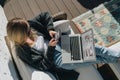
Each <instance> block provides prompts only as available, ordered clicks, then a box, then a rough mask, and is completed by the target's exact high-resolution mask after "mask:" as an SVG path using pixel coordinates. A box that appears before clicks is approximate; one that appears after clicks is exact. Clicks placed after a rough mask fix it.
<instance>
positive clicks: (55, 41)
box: [49, 38, 58, 46]
mask: <svg viewBox="0 0 120 80" xmlns="http://www.w3.org/2000/svg"><path fill="white" fill-rule="evenodd" d="M57 42H58V40H55V39H54V38H52V39H51V40H50V42H49V46H56V44H57Z"/></svg>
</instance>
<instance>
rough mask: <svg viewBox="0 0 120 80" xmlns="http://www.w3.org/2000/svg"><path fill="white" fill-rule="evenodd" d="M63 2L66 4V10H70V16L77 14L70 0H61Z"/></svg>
mask: <svg viewBox="0 0 120 80" xmlns="http://www.w3.org/2000/svg"><path fill="white" fill-rule="evenodd" d="M63 2H64V4H65V5H66V7H67V8H68V10H69V11H70V13H71V14H72V17H73V18H74V17H76V16H78V15H79V12H78V10H77V9H76V7H75V6H74V5H73V3H72V1H71V0H63Z"/></svg>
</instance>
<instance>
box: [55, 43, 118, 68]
mask: <svg viewBox="0 0 120 80" xmlns="http://www.w3.org/2000/svg"><path fill="white" fill-rule="evenodd" d="M95 52H96V60H95V61H93V62H83V63H68V64H63V63H62V57H61V47H60V43H58V44H57V45H56V49H55V52H54V63H55V65H56V66H57V67H62V68H64V69H69V70H71V69H76V68H79V67H82V66H87V65H91V64H96V63H115V62H117V61H118V59H119V57H120V52H116V51H113V50H110V49H109V48H106V47H102V46H95Z"/></svg>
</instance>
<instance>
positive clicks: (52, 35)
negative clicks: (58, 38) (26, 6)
mask: <svg viewBox="0 0 120 80" xmlns="http://www.w3.org/2000/svg"><path fill="white" fill-rule="evenodd" d="M56 33H57V32H56V31H52V30H50V31H49V34H50V36H51V37H52V38H54V36H55V34H56Z"/></svg>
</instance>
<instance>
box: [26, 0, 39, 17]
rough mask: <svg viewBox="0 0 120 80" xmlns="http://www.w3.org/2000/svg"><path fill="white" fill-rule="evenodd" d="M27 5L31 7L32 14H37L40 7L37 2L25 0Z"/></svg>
mask: <svg viewBox="0 0 120 80" xmlns="http://www.w3.org/2000/svg"><path fill="white" fill-rule="evenodd" d="M27 2H28V5H29V7H30V8H31V11H32V13H33V15H34V16H36V15H38V14H39V13H40V8H39V6H38V5H37V2H36V1H35V0H27Z"/></svg>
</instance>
